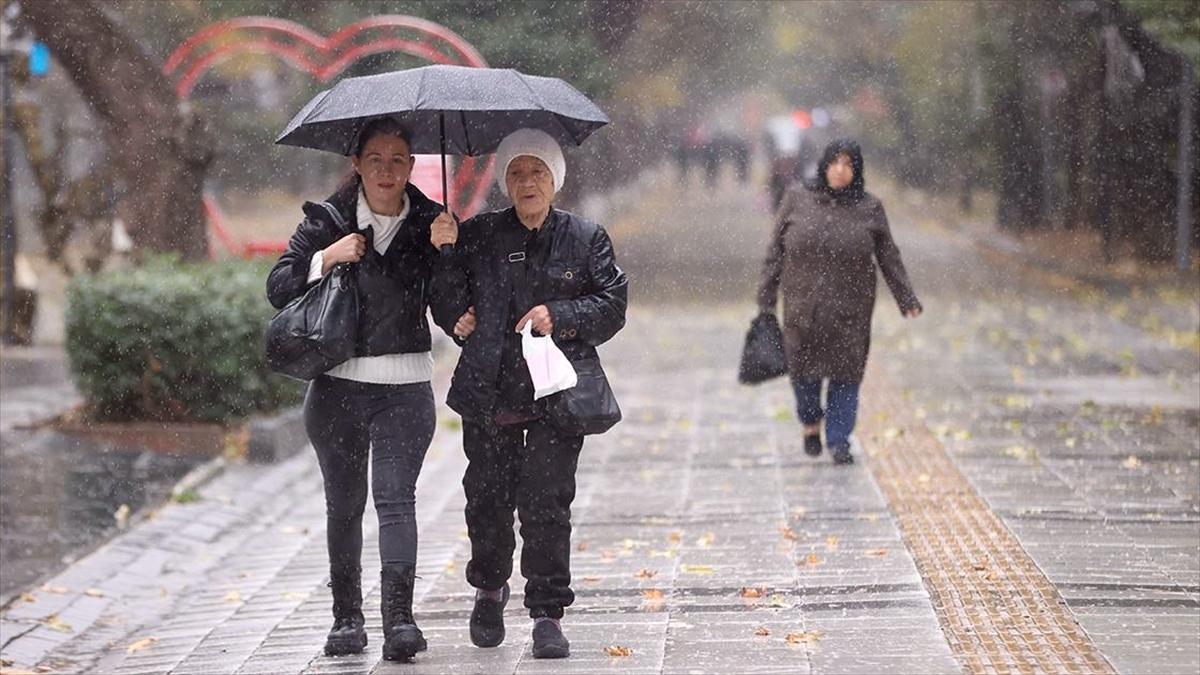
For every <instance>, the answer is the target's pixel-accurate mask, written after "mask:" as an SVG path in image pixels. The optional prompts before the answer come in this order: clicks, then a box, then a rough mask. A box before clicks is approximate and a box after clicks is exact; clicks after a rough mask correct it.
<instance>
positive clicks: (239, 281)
mask: <svg viewBox="0 0 1200 675" xmlns="http://www.w3.org/2000/svg"><path fill="white" fill-rule="evenodd" d="M268 269H269V265H268V264H267V263H265V262H262V261H251V262H247V261H240V260H233V261H225V262H218V263H205V264H182V263H179V262H177V261H176V260H174V259H172V258H157V259H154V260H151V261H150V262H148V263H147V264H145V265H143V266H141V267H138V268H135V269H132V270H122V271H117V272H106V273H102V274H98V275H94V276H85V277H78V278H76V279H75V280H74V281H72V283H71V286H70V288H69V289H68V292H67V317H66V324H67V325H66V333H67V358H68V360H69V362H70V367H71V373H72V375H73V377H74V380H75V384H76V386H77V387H78V388H79V390H80V392H81V393H82V394H83V396H84V398H85V399H86V400H87V402H88V408H89V412H90V414H91V415H92V416H94V417H95V418H96V419H101V420H111V421H126V420H160V421H195V422H229V421H233V420H236V419H239V418H242V417H245V416H247V415H249V414H251V413H253V412H256V411H269V410H273V409H276V408H278V407H280V406H283V405H290V404H293V403H295V402H297V401H299V400H300V395H301V385H300V384H299V383H297V382H294V381H291V380H289V379H287V378H284V377H281V376H279V375H275V374H273V373H271V372H270V369H269V368H268V367H267V363H266V356H265V355H264V353H263V330H264V328H265V327H266V322H267V320H268V319H270V318H271V316H272V314H273V313H274V310H273V309H272V308H271V306H270V304H269V303H268V302H267V298H266V283H265V280H266V275H267V271H268Z"/></svg>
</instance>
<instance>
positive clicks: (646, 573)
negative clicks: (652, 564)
mask: <svg viewBox="0 0 1200 675" xmlns="http://www.w3.org/2000/svg"><path fill="white" fill-rule="evenodd" d="M656 574H658V570H647V569H642V570H638V571H637V572H636V573H635V574H634V575H633V576H635V577H637V578H639V579H653V578H654V576H655V575H656Z"/></svg>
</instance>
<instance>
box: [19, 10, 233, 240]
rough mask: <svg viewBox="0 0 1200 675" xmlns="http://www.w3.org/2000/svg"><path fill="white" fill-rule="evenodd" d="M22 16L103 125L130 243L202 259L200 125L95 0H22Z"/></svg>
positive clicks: (206, 152) (204, 155) (208, 155)
mask: <svg viewBox="0 0 1200 675" xmlns="http://www.w3.org/2000/svg"><path fill="white" fill-rule="evenodd" d="M22 11H23V15H24V17H25V18H26V19H27V20H28V21H29V25H30V26H31V27H32V28H33V30H34V32H35V33H36V34H37V36H38V38H39V39H41V40H42V41H43V42H45V43H46V45H47V46H49V48H50V52H51V53H52V54H53V55H54V57H55V59H56V60H57V61H58V63H60V64H61V65H62V66H63V67H64V69H65V70H66V71H67V73H68V74H69V75H70V76H71V79H72V80H73V81H74V82H75V85H76V86H77V87H79V90H80V92H81V93H82V94H83V97H84V99H85V100H86V101H87V102H88V105H89V106H90V107H91V109H92V110H93V112H95V114H96V116H97V117H99V118H100V119H101V120H102V121H103V123H104V126H105V129H106V132H107V137H108V140H109V147H110V148H111V149H112V151H113V157H114V158H115V160H116V165H117V169H118V174H119V175H120V177H121V179H122V182H123V183H124V191H123V194H122V198H123V199H124V200H125V202H126V204H125V206H126V209H125V213H127V214H128V218H127V220H128V222H127V223H126V227H127V228H128V229H129V233H130V235H131V236H132V237H133V240H134V243H135V244H136V245H137V246H139V247H141V248H144V249H148V250H152V251H162V252H169V251H170V252H178V253H180V254H181V255H182V256H183V257H184V259H188V260H198V259H201V258H204V257H205V256H206V255H207V254H208V233H207V229H206V227H205V217H204V206H203V201H202V200H203V195H202V190H203V184H204V175H205V172H206V171H207V168H208V165H209V163H210V162H211V161H212V147H213V144H212V143H211V142H210V138H209V134H208V132H207V130H206V129H205V127H204V123H203V120H202V119H201V118H199V117H198V116H197V115H196V114H194V113H192V112H191V111H189V110H188V108H187V106H186V105H183V104H181V103H180V102H179V100H178V99H177V98H176V96H175V92H174V91H173V90H172V88H171V84H170V82H168V81H167V78H166V77H165V76H164V75H163V74H162V70H161V68H160V66H159V64H157V63H155V62H154V60H153V59H151V58H150V57H149V56H147V55H146V54H145V53H144V52H143V51H142V49H141V48H140V47H139V45H138V44H137V42H136V41H135V40H134V38H133V37H132V36H130V35H129V34H128V33H126V32H125V31H124V30H123V29H122V28H121V27H120V26H119V25H117V24H116V23H115V22H114V21H113V20H112V19H110V18H109V17H108V16H106V15H105V13H104V11H103V10H102V9H101V8H100V7H99V6H98V5H97V3H95V2H94V0H40V1H39V2H26V3H22Z"/></svg>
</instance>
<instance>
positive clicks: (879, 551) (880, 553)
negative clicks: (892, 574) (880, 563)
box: [863, 548, 888, 558]
mask: <svg viewBox="0 0 1200 675" xmlns="http://www.w3.org/2000/svg"><path fill="white" fill-rule="evenodd" d="M887 554H888V550H887V549H886V548H872V549H867V550H866V551H863V556H864V557H866V558H882V557H884V556H886V555H887Z"/></svg>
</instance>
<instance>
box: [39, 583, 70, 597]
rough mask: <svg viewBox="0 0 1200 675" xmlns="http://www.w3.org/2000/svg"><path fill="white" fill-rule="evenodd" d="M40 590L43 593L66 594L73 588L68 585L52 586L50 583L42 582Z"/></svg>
mask: <svg viewBox="0 0 1200 675" xmlns="http://www.w3.org/2000/svg"><path fill="white" fill-rule="evenodd" d="M39 590H41V591H42V592H43V593H54V594H55V595H66V594H67V593H70V592H71V589H69V588H67V587H66V586H51V585H50V584H42V587H41V588H40V589H39Z"/></svg>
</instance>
